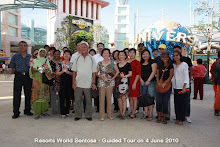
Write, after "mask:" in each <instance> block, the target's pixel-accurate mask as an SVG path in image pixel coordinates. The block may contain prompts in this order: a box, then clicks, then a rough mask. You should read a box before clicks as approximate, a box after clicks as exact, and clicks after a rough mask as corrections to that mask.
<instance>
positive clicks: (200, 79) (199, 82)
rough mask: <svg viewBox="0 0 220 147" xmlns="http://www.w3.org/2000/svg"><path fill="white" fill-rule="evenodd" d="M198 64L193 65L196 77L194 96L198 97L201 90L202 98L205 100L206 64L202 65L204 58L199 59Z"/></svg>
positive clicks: (194, 76)
mask: <svg viewBox="0 0 220 147" xmlns="http://www.w3.org/2000/svg"><path fill="white" fill-rule="evenodd" d="M197 64H198V65H197V66H195V67H193V78H194V98H193V99H197V94H198V92H199V96H200V100H203V84H204V80H205V72H206V71H205V70H206V69H205V66H204V65H202V59H198V60H197Z"/></svg>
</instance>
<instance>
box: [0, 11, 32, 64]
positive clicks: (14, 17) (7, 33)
mask: <svg viewBox="0 0 220 147" xmlns="http://www.w3.org/2000/svg"><path fill="white" fill-rule="evenodd" d="M1 36H2V39H1V42H2V46H1V49H2V51H1V52H3V53H5V54H6V55H7V57H8V58H7V59H6V57H4V59H0V60H1V61H2V62H5V63H6V64H7V63H8V60H10V58H11V57H12V56H13V55H14V54H16V53H17V52H18V51H19V50H18V43H19V42H20V41H22V40H24V41H26V42H27V43H28V44H31V41H30V40H27V39H23V38H21V11H20V9H13V10H6V11H1ZM28 53H31V47H28ZM3 60H4V61H3Z"/></svg>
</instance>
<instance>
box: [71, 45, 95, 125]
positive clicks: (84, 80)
mask: <svg viewBox="0 0 220 147" xmlns="http://www.w3.org/2000/svg"><path fill="white" fill-rule="evenodd" d="M80 50H81V54H80V55H79V56H77V57H76V58H75V60H74V62H73V67H72V70H73V84H72V87H73V89H74V90H75V92H74V95H75V121H78V120H80V119H81V118H82V95H83V93H84V95H85V99H86V110H85V117H86V119H87V120H89V121H92V111H93V110H92V109H93V108H92V98H91V88H92V89H96V80H95V76H96V74H95V73H96V72H97V68H96V63H95V60H94V59H93V58H92V57H91V56H90V55H89V53H88V50H89V45H88V43H87V42H85V41H81V43H80Z"/></svg>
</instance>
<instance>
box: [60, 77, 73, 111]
mask: <svg viewBox="0 0 220 147" xmlns="http://www.w3.org/2000/svg"><path fill="white" fill-rule="evenodd" d="M72 94H73V89H72V76H70V75H67V74H66V73H64V74H62V75H61V83H60V113H61V115H66V114H69V109H70V100H71V98H72Z"/></svg>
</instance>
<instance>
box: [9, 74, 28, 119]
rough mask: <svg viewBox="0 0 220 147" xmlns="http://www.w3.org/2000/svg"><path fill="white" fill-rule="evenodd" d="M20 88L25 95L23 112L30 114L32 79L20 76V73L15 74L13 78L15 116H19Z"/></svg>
mask: <svg viewBox="0 0 220 147" xmlns="http://www.w3.org/2000/svg"><path fill="white" fill-rule="evenodd" d="M22 87H23V89H24V95H25V109H24V112H30V109H31V87H32V79H31V78H30V77H29V74H28V73H26V75H22V74H21V73H18V72H16V73H15V78H14V88H13V89H14V90H13V112H14V114H15V115H19V114H20V111H19V109H20V105H21V91H22Z"/></svg>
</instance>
